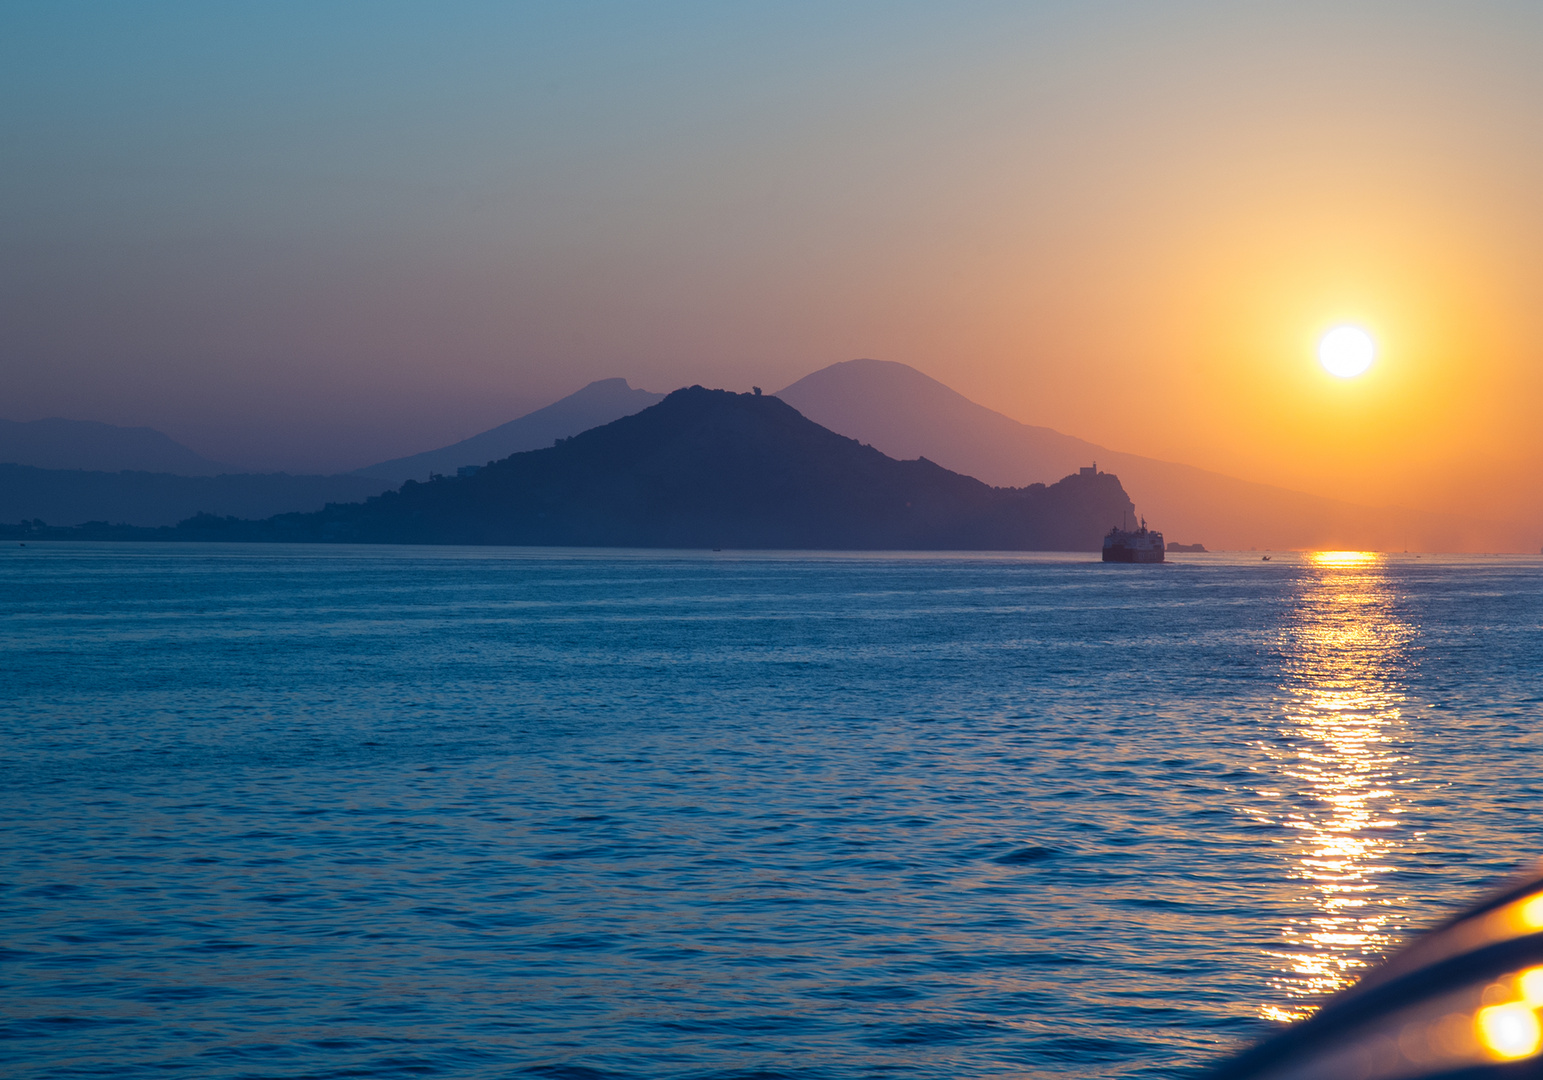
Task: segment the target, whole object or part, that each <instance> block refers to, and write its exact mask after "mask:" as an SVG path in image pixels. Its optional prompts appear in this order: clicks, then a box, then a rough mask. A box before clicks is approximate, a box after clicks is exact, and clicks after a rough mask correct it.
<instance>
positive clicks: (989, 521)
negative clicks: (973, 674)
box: [176, 386, 1132, 551]
mask: <svg viewBox="0 0 1543 1080" xmlns="http://www.w3.org/2000/svg"><path fill="white" fill-rule="evenodd" d="M1131 510H1132V507H1131V502H1130V499H1129V498H1128V497H1127V496H1126V494H1125V491H1124V490H1123V488H1121V487H1120V482H1119V480H1118V478H1117V477H1114V476H1112V475H1110V474H1107V473H1104V474H1101V475H1096V476H1094V475H1082V474H1078V475H1074V476H1069V477H1067V478H1065V479H1064V480H1061V481H1059V482H1057V483H1055V484H1051V485H1043V484H1034V485H1030V486H1029V487H1026V488H993V487H991V486H989V485H987V484H984V483H982V482H980V481H979V480H976V479H974V478H973V477H968V476H962V475H960V474H958V473H955V472H951V471H949V470H947V469H944V468H943V467H942V466H940V465H937V464H935V463H934V462H931V461H927V460H926V459H924V458H922V459H917V460H912V461H898V460H896V459H894V458H891V457H888V456H886V455H884V454H882V453H880V452H879V451H878V450H875V449H874V448H873V447H870V446H865V445H863V444H862V443H859V442H858V441H857V440H855V439H850V438H847V437H845V436H842V435H839V434H837V433H835V432H832V431H830V430H828V429H826V428H823V427H821V426H820V425H818V424H816V423H814V422H813V421H812V420H809V419H808V418H806V417H804V416H803V415H801V414H800V413H799V412H798V411H797V410H796V409H794V408H793V407H792V406H791V405H788V404H787V403H786V402H783V401H780V400H778V399H777V398H775V397H772V396H762V395H760V394H734V393H731V392H729V391H726V390H707V389H705V388H703V387H700V386H697V387H688V388H685V389H682V390H677V391H675V392H674V393H672V394H669V395H668V396H666V397H665V399H664V400H663V401H661V402H659V403H658V404H656V405H652V406H650V407H649V408H647V409H645V410H643V411H642V412H639V413H635V414H633V415H630V416H626V417H622V418H620V419H618V420H615V421H613V422H611V423H610V424H606V425H603V426H601V427H598V428H592V429H590V430H588V431H585V432H582V433H580V434H577V435H574V436H571V437H568V438H564V439H562V440H560V441H559V442H557V443H556V445H554V446H551V447H547V448H544V449H540V450H530V451H524V452H521V453H517V454H513V455H511V456H509V457H508V458H505V459H504V460H502V461H498V462H495V463H493V464H491V465H488V466H486V467H484V468H482V469H480V470H478V471H477V472H475V473H472V474H468V475H466V476H460V477H445V476H440V477H438V478H437V479H435V480H433V481H430V482H428V483H420V482H418V481H412V480H410V481H407V482H405V483H404V484H403V485H402V486H401V487H400V488H398V489H396V490H394V491H389V492H386V493H384V494H381V495H377V496H375V497H373V498H370V499H368V500H366V501H365V502H364V503H355V504H350V505H346V506H345V505H331V506H328V507H327V508H325V509H324V510H322V511H319V512H317V513H312V514H285V515H279V516H275V517H273V518H270V519H268V520H266V521H260V522H254V521H238V520H234V519H217V518H212V517H206V518H203V519H198V520H194V521H189V522H184V523H183V524H182V525H181V526H179V527H178V529H177V530H176V532H177V533H178V534H179V536H178V538H185V539H206V540H207V539H226V540H273V541H331V542H345V543H409V544H410V543H433V544H443V543H451V544H512V545H542V546H594V547H680V548H704V547H714V548H718V547H733V548H765V549H778V548H781V549H797V548H802V549H825V550H832V549H834V550H840V549H848V550H882V549H903V550H954V549H957V550H1055V551H1093V550H1097V549H1098V548H1099V546H1100V544H1101V542H1102V538H1103V534H1104V532H1105V531H1106V530H1107V529H1108V528H1109V526H1110V524H1111V523H1113V522H1117V521H1119V520H1120V519H1121V518H1122V517H1123V516H1125V515H1128V514H1130V513H1131Z"/></svg>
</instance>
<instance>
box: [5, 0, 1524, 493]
mask: <svg viewBox="0 0 1543 1080" xmlns="http://www.w3.org/2000/svg"><path fill="white" fill-rule="evenodd" d="M1540 51H1543V5H1540V4H1538V3H1536V2H1535V0H1527V2H1511V3H1487V2H1482V0H1470V2H1463V3H1446V4H1430V3H1422V2H1419V0H1399V2H1397V3H1368V4H1357V3H1346V2H1336V3H1315V2H1312V0H1293V2H1290V3H1239V2H1228V3H1185V2H1171V3H1170V2H1155V0H1141V2H1131V3H1116V2H1108V3H1100V2H1078V3H1069V2H1068V3H1033V2H1019V3H1010V4H1009V3H977V4H948V5H938V4H913V3H905V2H896V0H888V2H883V3H859V2H852V3H837V4H832V3H807V4H805V3H796V2H779V3H775V4H772V3H767V4H756V3H736V4H727V5H726V4H721V3H700V4H673V3H650V4H636V3H617V4H592V3H584V2H565V3H562V4H542V5H521V4H514V3H487V4H482V3H455V2H444V3H433V4H430V3H421V4H402V3H392V2H385V0H372V2H369V3H342V2H337V3H283V2H266V3H263V4H248V5H238V4H227V3H207V2H198V3H186V4H182V3H157V2H136V3H127V2H125V3H115V4H105V3H96V4H92V3H69V2H61V0H49V2H44V3H35V4H34V3H28V2H24V0H9V2H8V3H7V4H5V5H3V6H0V252H3V255H4V258H3V259H0V386H3V392H0V416H3V417H5V418H7V419H13V420H28V419H36V418H40V417H44V416H67V417H72V418H77V419H90V420H102V421H107V422H110V423H118V424H132V425H139V424H148V425H150V426H153V427H157V428H159V429H161V430H163V431H165V432H167V433H168V434H170V435H172V436H173V437H175V438H178V439H180V440H182V441H183V442H186V443H187V444H189V445H190V446H192V447H194V448H195V449H197V450H199V451H200V452H201V453H204V454H206V455H207V456H209V457H213V458H215V459H217V460H223V461H229V462H233V463H236V464H239V465H242V466H244V467H249V468H263V469H280V468H281V469H288V470H291V471H333V470H340V469H346V468H354V467H357V466H360V465H364V464H367V463H370V462H374V461H378V460H382V459H385V458H390V457H395V456H399V455H403V454H408V453H413V452H416V451H419V450H424V449H428V448H430V447H434V446H438V445H443V444H445V443H448V442H451V441H454V440H457V439H460V438H463V437H465V436H467V435H470V434H473V433H475V432H477V431H480V430H483V429H485V428H487V427H490V426H493V425H495V424H498V423H501V422H503V421H505V420H508V419H511V418H513V417H514V416H517V415H519V414H521V413H522V412H525V411H528V410H529V409H532V408H535V407H537V406H540V405H543V404H546V403H548V402H550V401H552V400H555V399H556V398H557V397H560V396H562V395H564V394H566V393H569V392H571V391H573V390H575V389H577V388H579V387H580V386H582V385H584V384H585V383H587V382H589V381H591V380H593V379H598V378H606V377H611V376H618V375H619V376H624V377H626V378H628V379H629V380H631V382H632V384H633V385H634V386H642V387H645V388H647V389H650V390H656V391H663V390H669V389H673V388H675V387H678V386H682V385H689V384H691V383H702V384H705V385H709V386H721V387H726V388H729V389H737V390H745V389H748V388H749V387H750V386H751V385H752V384H755V385H760V386H763V387H766V388H767V389H774V388H777V387H781V386H783V385H786V384H788V383H791V382H793V381H794V380H796V379H797V378H799V377H801V376H803V375H805V374H807V373H808V372H810V371H813V370H815V369H817V368H821V367H824V366H826V365H828V364H831V363H835V362H838V361H842V360H849V359H853V358H855V357H862V356H870V357H877V358H880V359H885V360H896V361H900V362H903V363H907V364H910V365H912V366H914V367H917V368H919V369H920V370H922V371H924V372H926V373H927V374H929V375H931V376H933V377H934V378H937V379H940V380H942V381H943V382H945V383H947V384H949V385H950V386H952V387H954V388H955V389H957V390H958V391H960V392H961V393H963V394H965V395H966V396H968V397H971V398H973V399H974V400H977V401H979V402H981V403H983V404H986V405H989V406H990V407H992V408H995V409H998V410H1000V411H1002V412H1005V413H1007V414H1008V415H1010V416H1012V417H1014V418H1016V419H1019V420H1022V421H1024V422H1027V423H1033V424H1042V425H1046V426H1049V427H1053V428H1056V429H1057V430H1060V431H1063V432H1066V433H1067V434H1071V435H1076V436H1079V437H1081V438H1085V439H1089V440H1092V441H1094V442H1098V443H1101V444H1104V445H1107V446H1109V447H1111V448H1115V449H1118V450H1123V451H1129V452H1134V453H1141V454H1147V455H1151V456H1155V457H1160V458H1165V459H1168V460H1174V461H1181V462H1186V463H1189V464H1193V465H1198V466H1202V467H1205V468H1210V469H1215V470H1217V471H1220V472H1224V473H1227V474H1229V475H1233V476H1240V477H1243V478H1246V479H1251V480H1259V481H1264V482H1269V483H1276V484H1281V485H1284V486H1287V487H1292V488H1295V489H1298V490H1302V491H1309V492H1312V493H1316V494H1324V495H1332V496H1338V497H1343V498H1350V499H1354V500H1356V501H1362V502H1370V503H1374V504H1385V503H1394V504H1400V505H1405V506H1413V507H1418V508H1423V509H1436V510H1451V511H1456V512H1461V513H1478V514H1481V515H1483V516H1489V517H1515V516H1519V515H1522V514H1524V513H1532V512H1533V510H1532V509H1530V508H1529V507H1530V500H1531V499H1532V493H1535V492H1538V491H1539V481H1540V480H1543V447H1540V445H1539V440H1538V438H1537V435H1536V428H1537V421H1536V412H1537V407H1538V405H1539V403H1540V402H1543V303H1540V302H1539V301H1540V300H1543V199H1539V198H1538V192H1539V191H1543V64H1540V63H1538V62H1537V57H1538V55H1539V54H1540ZM1346 322H1350V323H1355V324H1358V325H1361V326H1364V327H1365V328H1366V329H1367V330H1368V331H1370V332H1371V333H1372V335H1373V336H1374V338H1375V339H1376V340H1377V343H1378V347H1379V353H1378V358H1377V361H1376V363H1375V364H1374V365H1373V367H1372V368H1371V370H1370V371H1369V372H1368V373H1367V374H1366V375H1363V376H1361V377H1359V378H1357V379H1352V380H1341V379H1336V378H1334V377H1332V376H1330V375H1328V374H1327V373H1325V372H1324V371H1323V370H1322V368H1321V367H1319V366H1318V364H1317V362H1316V360H1315V358H1314V344H1315V342H1316V340H1317V338H1318V337H1319V336H1320V335H1321V334H1322V333H1323V332H1324V331H1325V330H1327V329H1328V328H1330V327H1332V326H1334V325H1337V324H1340V323H1346ZM1523 504H1528V505H1523ZM1538 511H1539V512H1540V513H1543V507H1540V508H1538Z"/></svg>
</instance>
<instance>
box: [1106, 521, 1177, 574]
mask: <svg viewBox="0 0 1543 1080" xmlns="http://www.w3.org/2000/svg"><path fill="white" fill-rule="evenodd" d="M1162 561H1163V534H1162V533H1160V532H1158V531H1156V530H1155V529H1148V528H1147V523H1146V519H1145V518H1143V519H1142V521H1141V528H1139V529H1110V530H1109V535H1108V536H1106V537H1104V562H1119V563H1155V562H1162Z"/></svg>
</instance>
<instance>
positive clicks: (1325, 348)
mask: <svg viewBox="0 0 1543 1080" xmlns="http://www.w3.org/2000/svg"><path fill="white" fill-rule="evenodd" d="M1376 355H1377V345H1376V343H1375V342H1373V341H1372V336H1371V335H1370V334H1368V333H1367V332H1366V331H1365V330H1362V329H1361V328H1360V327H1359V326H1336V327H1335V328H1334V329H1333V330H1330V331H1329V332H1328V333H1327V334H1324V335H1323V339H1322V340H1321V341H1319V342H1318V362H1319V363H1320V364H1322V365H1323V368H1324V370H1325V371H1327V372H1328V373H1329V374H1330V375H1338V376H1339V377H1340V378H1341V379H1352V378H1354V377H1355V376H1357V375H1359V374H1361V372H1363V371H1365V370H1366V369H1367V368H1369V367H1371V366H1372V358H1373V357H1375V356H1376Z"/></svg>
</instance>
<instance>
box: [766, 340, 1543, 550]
mask: <svg viewBox="0 0 1543 1080" xmlns="http://www.w3.org/2000/svg"><path fill="white" fill-rule="evenodd" d="M777 396H778V397H780V398H782V399H783V400H785V401H788V402H789V404H791V405H793V406H794V407H795V408H797V409H798V410H799V411H800V412H803V413H804V414H805V415H807V416H809V417H810V418H811V419H813V420H815V421H816V422H818V423H821V424H823V425H825V426H826V427H828V428H830V429H831V430H833V431H838V432H841V433H842V434H844V435H850V436H852V437H853V438H857V439H861V440H862V441H864V442H867V443H870V444H872V445H873V446H875V447H877V448H878V449H880V450H883V451H884V452H885V453H888V454H891V455H894V456H897V457H898V456H906V457H908V456H912V455H917V454H925V455H926V456H927V457H929V458H931V459H932V460H934V461H937V462H938V463H939V464H942V465H944V466H946V467H947V468H950V469H954V470H956V471H958V472H962V473H965V474H967V475H970V476H975V477H977V478H979V479H981V480H983V481H985V482H987V483H992V484H1023V483H1028V482H1033V481H1040V482H1043V480H1044V479H1045V478H1046V477H1049V476H1055V475H1063V474H1064V473H1065V472H1067V471H1069V470H1071V469H1072V468H1075V467H1078V466H1079V465H1087V464H1090V463H1091V462H1093V461H1094V460H1096V461H1097V462H1098V463H1099V464H1100V465H1101V466H1105V467H1107V468H1108V469H1109V470H1110V471H1112V472H1115V473H1117V474H1118V475H1119V476H1120V478H1121V482H1122V483H1123V484H1124V485H1125V487H1126V490H1127V491H1128V492H1129V493H1130V495H1131V497H1132V499H1134V500H1135V501H1136V503H1137V505H1138V507H1139V508H1140V510H1141V511H1142V512H1143V513H1145V514H1146V516H1147V517H1148V518H1150V519H1151V521H1152V522H1153V524H1154V525H1155V526H1157V527H1159V528H1161V529H1162V530H1163V531H1164V533H1165V534H1166V535H1167V536H1168V537H1169V538H1170V539H1173V540H1177V541H1181V542H1201V543H1204V544H1205V545H1206V547H1208V548H1210V549H1212V550H1218V549H1233V550H1237V549H1247V548H1251V547H1258V548H1276V549H1289V548H1301V549H1332V548H1358V549H1359V548H1364V549H1371V550H1384V551H1387V550H1393V551H1396V550H1411V549H1412V550H1425V551H1533V550H1536V547H1537V545H1536V543H1535V542H1534V540H1533V539H1532V538H1531V537H1530V536H1529V535H1528V533H1527V532H1526V530H1525V529H1524V528H1523V527H1522V526H1520V525H1516V524H1514V523H1510V522H1504V521H1483V520H1478V519H1472V518H1464V517H1460V516H1458V515H1448V514H1434V513H1429V512H1425V511H1418V510H1408V509H1403V508H1396V507H1391V508H1390V507H1371V506H1363V505H1359V504H1355V503H1349V502H1344V501H1341V500H1336V499H1329V498H1325V497H1322V496H1316V495H1309V494H1306V493H1304V492H1298V491H1292V490H1290V489H1286V488H1279V487H1274V486H1272V485H1268V484H1260V483H1256V482H1253V481H1249V480H1242V479H1239V478H1236V477H1230V476H1226V475H1224V474H1221V473H1215V472H1212V471H1210V470H1206V469H1201V468H1199V467H1197V466H1192V465H1184V464H1180V463H1177V462H1168V461H1162V460H1159V459H1156V458H1149V457H1144V456H1142V455H1138V454H1130V453H1125V452H1122V451H1117V450H1111V449H1109V448H1108V447H1104V446H1100V445H1098V444H1096V443H1091V442H1088V441H1087V440H1085V439H1079V438H1077V437H1075V436H1071V435H1064V434H1062V433H1061V432H1058V431H1055V430H1054V429H1052V428H1047V427H1036V426H1034V425H1030V424H1023V423H1021V422H1020V421H1017V420H1014V419H1013V418H1011V417H1009V416H1006V415H1004V414H1002V413H999V412H996V411H995V410H993V409H990V408H988V407H986V406H984V405H980V404H978V403H976V402H974V401H971V400H970V399H969V398H966V397H965V396H964V395H962V394H960V393H959V392H958V391H956V390H953V389H952V388H951V387H948V386H946V385H945V384H943V383H941V382H939V381H938V380H936V379H933V378H932V377H931V376H929V375H926V374H925V373H923V372H920V371H918V370H916V369H915V368H913V367H910V366H909V365H906V364H901V363H898V362H896V361H892V360H874V359H859V360H848V361H843V362H841V363H837V364H831V365H829V366H828V367H825V368H821V369H820V370H819V371H815V372H811V373H810V374H809V375H806V376H804V377H803V378H801V379H799V380H797V381H796V382H794V383H792V384H790V385H789V386H787V387H785V388H784V389H782V390H780V391H778V392H777Z"/></svg>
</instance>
